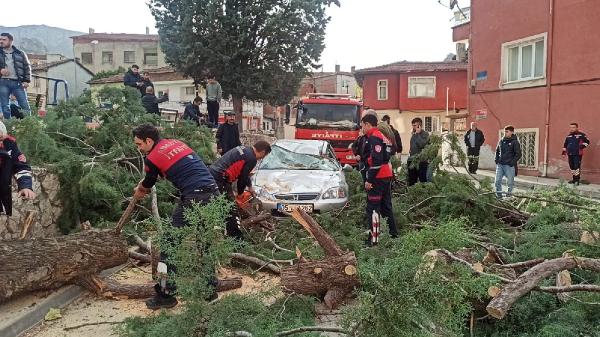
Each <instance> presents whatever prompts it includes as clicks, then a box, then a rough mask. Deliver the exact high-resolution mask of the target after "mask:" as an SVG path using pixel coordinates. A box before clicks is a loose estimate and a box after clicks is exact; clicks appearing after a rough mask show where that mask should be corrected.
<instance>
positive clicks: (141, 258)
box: [129, 251, 152, 263]
mask: <svg viewBox="0 0 600 337" xmlns="http://www.w3.org/2000/svg"><path fill="white" fill-rule="evenodd" d="M129 257H130V258H132V259H134V260H138V261H141V262H144V263H152V256H150V255H145V254H140V253H138V252H134V251H129Z"/></svg>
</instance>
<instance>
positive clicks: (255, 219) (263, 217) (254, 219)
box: [240, 213, 272, 228]
mask: <svg viewBox="0 0 600 337" xmlns="http://www.w3.org/2000/svg"><path fill="white" fill-rule="evenodd" d="M270 218H272V216H271V214H267V213H263V214H259V215H255V216H251V217H249V218H247V219H244V220H242V221H241V222H240V225H241V226H242V227H244V228H248V227H251V226H253V225H256V224H258V223H261V222H263V221H267V220H269V219H270Z"/></svg>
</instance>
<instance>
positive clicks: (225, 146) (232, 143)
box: [216, 111, 242, 155]
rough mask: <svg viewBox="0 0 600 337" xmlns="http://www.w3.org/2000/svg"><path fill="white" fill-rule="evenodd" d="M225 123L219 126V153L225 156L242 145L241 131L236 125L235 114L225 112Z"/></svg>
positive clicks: (217, 136)
mask: <svg viewBox="0 0 600 337" xmlns="http://www.w3.org/2000/svg"><path fill="white" fill-rule="evenodd" d="M224 115H225V123H223V124H221V125H219V128H218V129H217V134H216V138H217V152H219V154H220V155H223V154H225V153H227V152H229V150H231V149H233V148H235V147H236V146H240V145H242V142H241V141H240V131H239V130H238V125H237V124H236V123H235V112H233V111H225V112H224Z"/></svg>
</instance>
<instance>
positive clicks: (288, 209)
mask: <svg viewBox="0 0 600 337" xmlns="http://www.w3.org/2000/svg"><path fill="white" fill-rule="evenodd" d="M296 208H298V209H301V210H303V211H305V212H307V213H312V212H313V209H314V205H294V204H278V205H277V209H278V210H280V211H284V212H288V213H291V212H293V211H294V209H296Z"/></svg>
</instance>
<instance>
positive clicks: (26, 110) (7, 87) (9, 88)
mask: <svg viewBox="0 0 600 337" xmlns="http://www.w3.org/2000/svg"><path fill="white" fill-rule="evenodd" d="M11 94H12V95H15V97H16V98H17V102H18V103H19V106H20V107H21V109H22V110H23V114H24V115H31V108H30V107H29V102H28V101H27V93H26V92H25V88H23V84H21V82H19V81H13V80H6V79H0V111H2V114H3V115H4V118H5V119H10V104H9V96H10V95H11Z"/></svg>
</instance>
